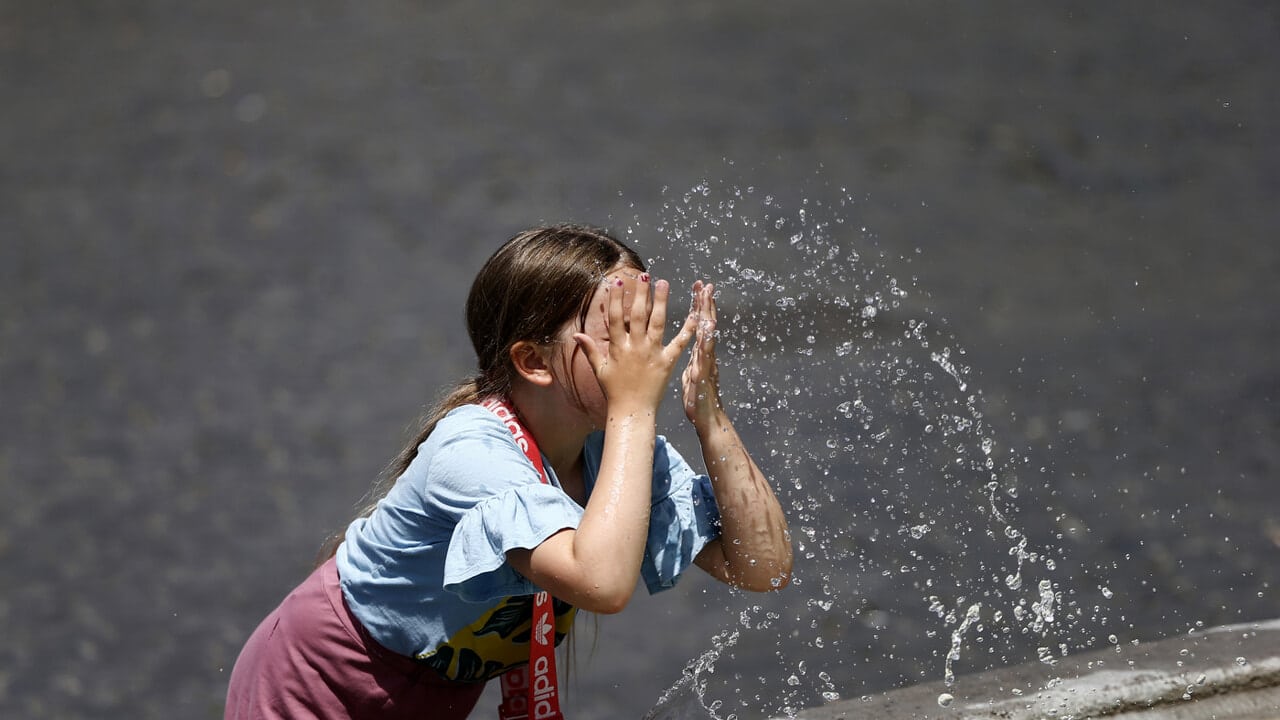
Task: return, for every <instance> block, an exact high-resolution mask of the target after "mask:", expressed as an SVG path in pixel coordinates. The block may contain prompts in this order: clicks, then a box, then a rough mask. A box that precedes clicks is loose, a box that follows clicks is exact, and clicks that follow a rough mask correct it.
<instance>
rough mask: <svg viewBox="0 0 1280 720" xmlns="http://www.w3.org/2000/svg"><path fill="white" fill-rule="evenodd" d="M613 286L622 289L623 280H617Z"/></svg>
mask: <svg viewBox="0 0 1280 720" xmlns="http://www.w3.org/2000/svg"><path fill="white" fill-rule="evenodd" d="M613 284H614V285H616V286H618V287H622V278H618V279H617V280H614V281H613Z"/></svg>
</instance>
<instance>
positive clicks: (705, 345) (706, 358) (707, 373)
mask: <svg viewBox="0 0 1280 720" xmlns="http://www.w3.org/2000/svg"><path fill="white" fill-rule="evenodd" d="M684 326H685V330H686V331H687V330H688V329H689V327H690V326H692V327H694V328H695V332H696V339H695V340H694V343H693V352H692V353H691V354H690V355H689V366H688V367H686V368H685V370H684V374H683V375H681V378H680V379H681V385H683V387H684V414H685V416H686V417H688V418H689V421H690V422H692V423H693V425H694V427H702V426H704V425H706V424H707V423H711V422H713V421H714V420H715V418H716V415H717V413H719V412H720V410H721V408H720V369H719V366H718V364H717V363H716V298H715V286H714V285H712V284H711V283H705V284H704V283H703V282H702V281H701V280H698V281H697V282H695V283H694V284H693V298H692V300H691V302H690V306H689V317H688V318H687V319H686V320H685V325H684ZM682 332H684V331H682Z"/></svg>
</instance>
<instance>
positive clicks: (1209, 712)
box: [798, 619, 1280, 720]
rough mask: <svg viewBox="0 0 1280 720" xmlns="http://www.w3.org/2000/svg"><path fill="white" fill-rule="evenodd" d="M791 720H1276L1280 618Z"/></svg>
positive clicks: (965, 679) (970, 678)
mask: <svg viewBox="0 0 1280 720" xmlns="http://www.w3.org/2000/svg"><path fill="white" fill-rule="evenodd" d="M944 693H945V696H944ZM947 696H950V697H947ZM940 698H941V702H940ZM944 705H945V706H944ZM798 717H799V718H800V719H801V720H846V719H848V720H852V719H853V718H920V719H924V718H937V719H939V720H944V719H960V718H963V719H966V720H997V719H998V720H1032V719H1033V718H1034V719H1037V720H1039V719H1041V718H1054V719H1056V720H1067V719H1068V718H1070V719H1072V720H1084V719H1085V718H1099V717H1108V718H1125V719H1133V720H1139V719H1140V720H1157V719H1160V720H1174V719H1177V720H1183V719H1184V718H1185V719H1188V720H1189V719H1190V718H1197V719H1199V718H1232V719H1234V720H1280V619H1277V620H1269V621H1263V622H1257V623H1246V624H1241V625H1230V626H1223V627H1217V628H1211V629H1208V630H1203V631H1197V632H1193V633H1189V634H1187V635H1183V636H1179V637H1175V638H1171V639H1167V640H1160V641H1156V642H1147V643H1141V644H1139V645H1137V646H1133V645H1121V646H1119V648H1118V649H1110V650H1101V651H1097V652H1091V653H1084V654H1080V655H1078V656H1072V657H1068V658H1063V659H1060V660H1059V661H1058V662H1057V663H1056V664H1055V665H1053V666H1049V665H1046V664H1044V663H1039V662H1034V663H1028V664H1025V665H1018V666H1014V667H1009V668H1001V669H998V670H991V671H989V672H985V673H977V674H974V675H967V676H961V677H960V678H958V679H957V681H956V684H955V685H954V686H952V687H950V688H948V687H946V686H945V685H944V684H943V683H942V682H941V681H938V682H936V683H927V684H923V685H917V686H913V687H909V688H903V689H901V690H895V691H892V692H888V693H885V694H882V695H877V696H872V697H871V698H870V699H869V700H867V701H863V700H842V701H839V702H834V703H831V704H829V705H825V706H822V707H819V708H813V709H810V710H806V711H804V712H802V713H800V714H799V715H798Z"/></svg>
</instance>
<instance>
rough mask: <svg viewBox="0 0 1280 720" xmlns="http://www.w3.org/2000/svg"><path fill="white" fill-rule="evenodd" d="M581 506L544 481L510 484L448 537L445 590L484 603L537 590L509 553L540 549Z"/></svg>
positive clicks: (574, 519)
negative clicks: (515, 485)
mask: <svg viewBox="0 0 1280 720" xmlns="http://www.w3.org/2000/svg"><path fill="white" fill-rule="evenodd" d="M581 519H582V509H581V508H580V507H578V505H577V504H576V503H574V502H573V500H571V499H570V498H569V496H567V495H565V494H564V492H562V491H561V490H560V489H559V488H557V487H553V486H551V485H544V484H541V483H537V484H529V485H523V486H520V487H515V488H509V489H507V490H504V491H503V492H501V493H500V494H498V495H494V496H492V497H489V498H486V499H484V500H482V501H480V502H479V503H477V504H476V505H475V506H474V507H472V508H471V509H469V510H467V511H466V512H464V513H463V514H462V517H461V518H460V519H459V521H458V524H457V526H456V527H455V528H454V530H453V537H452V539H451V540H450V541H449V550H448V555H447V556H446V558H445V563H444V589H445V590H448V591H450V592H453V593H456V594H457V595H458V596H459V597H461V598H462V599H463V600H467V601H469V602H480V601H484V600H491V599H494V598H501V597H507V596H510V595H530V594H533V593H535V592H537V591H538V588H537V587H535V586H534V584H533V583H531V582H529V581H528V580H527V579H525V578H524V576H522V575H520V574H519V573H518V572H516V571H515V569H514V568H512V567H511V565H509V564H508V563H507V551H509V550H514V549H516V548H535V547H537V546H538V545H539V544H541V543H542V541H543V540H546V539H547V538H549V537H551V536H552V535H554V534H555V533H556V532H558V531H560V530H563V529H565V528H576V527H578V523H579V522H580V521H581Z"/></svg>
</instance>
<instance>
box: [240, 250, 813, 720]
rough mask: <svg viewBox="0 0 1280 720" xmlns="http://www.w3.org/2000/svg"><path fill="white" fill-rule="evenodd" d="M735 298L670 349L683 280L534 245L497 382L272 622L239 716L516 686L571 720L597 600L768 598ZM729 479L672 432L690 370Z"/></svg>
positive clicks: (473, 303)
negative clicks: (576, 650) (740, 420)
mask: <svg viewBox="0 0 1280 720" xmlns="http://www.w3.org/2000/svg"><path fill="white" fill-rule="evenodd" d="M713 291H714V288H713V287H712V286H711V285H710V284H704V283H702V282H701V281H698V282H695V283H694V285H693V298H692V302H691V306H690V310H689V314H688V316H687V317H686V318H685V321H684V325H683V327H682V328H681V330H680V332H679V333H678V334H677V335H676V336H675V338H674V339H673V340H672V341H671V342H669V343H665V344H664V342H663V331H664V326H665V323H666V317H667V301H668V295H669V293H670V288H669V286H668V284H667V283H666V282H665V281H662V280H659V281H657V282H654V281H652V279H651V278H650V276H649V274H648V273H647V272H645V268H644V264H643V262H642V261H641V259H640V257H639V256H638V255H636V253H635V252H634V251H632V250H631V249H630V248H628V247H626V246H625V245H623V244H622V243H620V242H619V241H617V240H616V239H614V238H612V237H610V236H609V235H607V234H605V233H603V232H600V231H597V230H593V229H590V228H584V227H576V226H557V227H544V228H537V229H533V230H529V231H527V232H523V233H520V234H519V235H517V236H515V237H514V238H512V239H511V240H510V241H508V242H507V243H506V244H505V245H503V246H502V247H501V248H499V249H498V251H497V252H496V253H495V254H494V255H493V257H491V258H490V259H489V260H488V262H486V263H485V265H484V267H483V268H482V269H481V270H480V273H479V275H478V276H477V277H476V279H475V281H474V283H473V284H472V287H471V292H470V295H469V296H468V298H467V327H468V332H469V334H470V336H471V342H472V344H473V345H474V346H475V351H476V357H477V359H478V361H479V374H478V375H477V376H476V377H475V378H474V379H472V380H468V381H467V382H465V383H463V384H461V385H460V386H459V387H457V388H456V389H455V390H454V391H453V392H452V393H451V394H450V395H449V396H448V397H446V398H445V399H444V400H443V402H442V403H441V404H440V406H439V407H438V408H437V410H436V411H435V413H434V415H432V416H431V417H430V419H429V420H428V421H427V422H426V424H425V426H424V427H423V429H422V431H421V432H420V433H419V435H418V437H417V438H416V439H415V440H414V441H413V442H412V443H410V444H409V446H408V447H406V448H405V450H404V451H403V452H402V453H401V456H400V458H399V459H398V461H397V462H396V463H395V464H394V465H393V466H392V469H391V472H390V473H388V476H387V477H388V479H390V480H392V481H394V484H393V485H392V486H391V487H390V489H389V490H384V491H382V492H381V493H380V494H381V497H376V495H377V494H378V493H375V501H374V502H373V503H372V504H371V506H370V507H368V508H366V510H365V512H364V513H362V515H361V516H360V517H358V518H357V519H356V520H355V521H354V522H352V523H351V525H350V526H349V527H348V528H347V530H346V533H345V535H344V537H343V538H342V539H341V544H340V545H338V546H337V548H336V550H335V551H334V552H333V553H332V555H331V556H330V557H329V558H328V559H327V560H326V561H324V562H323V563H322V564H321V565H320V566H319V567H318V568H317V569H316V571H315V572H314V573H313V574H312V575H311V576H310V577H309V578H308V579H307V580H305V581H303V583H302V584H301V585H299V586H298V587H297V588H296V589H295V590H294V591H293V592H292V593H291V594H290V595H289V596H288V597H286V598H285V600H284V601H283V602H282V603H281V604H280V606H279V607H278V608H276V610H275V611H273V612H272V613H271V614H270V615H268V616H267V618H266V619H265V620H264V621H263V622H262V624H261V625H259V627H258V629H257V630H256V631H255V632H254V633H253V635H252V636H251V637H250V638H249V641H248V642H247V644H246V645H245V647H244V649H243V651H242V652H241V654H240V657H239V659H238V660H237V662H236V665H235V669H234V670H233V671H232V674H231V682H230V689H229V692H228V695H227V706H226V717H227V718H229V719H230V718H235V719H237V720H241V719H249V718H253V719H258V718H291V719H294V720H296V719H297V718H464V717H466V716H467V715H468V714H469V713H470V712H471V709H472V707H473V706H474V705H475V703H476V700H477V699H478V697H479V695H480V693H481V691H482V690H483V688H484V683H485V682H486V681H488V680H490V679H493V678H495V677H502V678H503V701H502V706H501V708H500V710H501V714H502V716H503V717H504V718H519V717H525V716H530V717H534V718H538V719H539V720H541V718H546V717H558V716H559V714H558V708H557V706H556V703H555V700H556V693H557V688H556V683H555V678H554V667H555V658H554V652H553V651H554V647H553V646H554V644H555V643H558V642H559V641H560V640H561V639H562V638H563V637H564V636H565V634H567V633H568V631H569V629H570V627H571V626H572V624H573V619H574V613H575V611H576V610H577V609H583V610H590V611H593V612H598V613H616V612H619V611H620V610H622V609H623V607H625V606H626V604H627V601H628V600H629V599H630V597H631V594H632V592H633V591H634V590H635V587H636V584H637V580H639V579H640V578H643V579H644V581H645V585H646V587H647V588H648V590H649V591H650V592H656V591H658V590H661V589H663V588H667V587H670V586H671V585H673V584H674V583H675V582H676V579H677V578H678V577H679V575H680V574H681V573H682V572H683V571H684V570H685V569H686V568H687V567H688V566H689V565H690V564H696V565H697V566H698V567H700V568H702V569H703V570H705V571H707V572H708V573H710V574H711V575H712V576H714V577H716V578H717V579H719V580H721V581H723V582H726V583H728V584H730V585H733V586H735V587H740V588H745V589H749V590H758V591H767V590H773V589H778V588H781V587H783V586H785V585H786V584H787V582H788V580H789V578H790V573H791V546H790V540H789V536H788V532H787V524H786V520H785V518H784V517H783V513H782V509H781V507H780V506H779V504H778V501H777V499H776V498H775V497H774V494H773V491H772V490H771V489H770V487H769V484H768V482H767V481H766V480H765V478H764V475H763V474H762V473H761V472H760V469H759V468H758V467H756V464H755V463H754V462H753V461H752V460H751V457H750V455H748V454H747V451H746V449H745V448H744V447H743V445H742V441H741V440H740V439H739V437H738V433H737V432H736V431H735V430H734V427H733V424H732V423H731V422H730V421H729V418H728V416H727V415H726V414H725V412H724V409H723V408H722V407H721V404H720V397H719V386H718V379H717V363H716V357H715V327H716V307H715V299H714V296H713ZM690 342H692V343H693V350H692V352H691V356H690V360H689V363H688V366H687V367H686V368H685V369H684V371H683V374H682V376H681V383H682V386H683V392H684V410H685V415H686V416H687V417H688V419H689V421H690V422H691V423H693V427H694V429H695V430H696V432H697V435H698V439H699V441H700V443H701V446H702V457H703V460H704V462H705V464H706V467H707V471H708V474H709V476H698V475H697V474H695V473H694V471H693V470H691V469H690V467H689V465H688V464H687V463H686V462H685V461H684V460H683V459H682V458H681V457H680V455H679V454H678V453H677V452H676V451H675V449H674V448H673V447H671V446H670V445H668V444H667V442H666V440H665V439H664V438H663V437H661V436H659V435H657V434H656V427H655V420H656V416H657V410H658V404H659V401H660V400H661V399H662V396H663V394H664V393H665V389H666V387H667V384H668V382H669V380H670V378H671V374H672V372H673V369H674V368H675V366H676V363H677V361H678V359H679V358H680V356H681V355H682V354H683V352H684V350H685V348H686V346H688V345H689V343H690Z"/></svg>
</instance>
